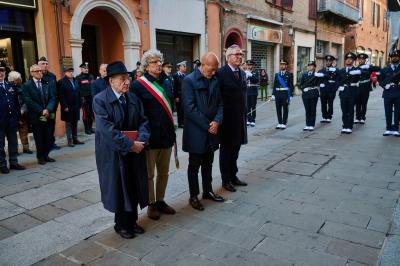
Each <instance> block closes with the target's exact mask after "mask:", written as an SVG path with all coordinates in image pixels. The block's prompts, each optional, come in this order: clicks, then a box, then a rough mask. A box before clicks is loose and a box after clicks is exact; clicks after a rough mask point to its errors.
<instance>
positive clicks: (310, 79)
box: [300, 61, 324, 131]
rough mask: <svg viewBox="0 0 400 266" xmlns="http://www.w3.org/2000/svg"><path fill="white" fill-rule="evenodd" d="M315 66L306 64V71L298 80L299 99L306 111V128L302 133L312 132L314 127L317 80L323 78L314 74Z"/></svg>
mask: <svg viewBox="0 0 400 266" xmlns="http://www.w3.org/2000/svg"><path fill="white" fill-rule="evenodd" d="M316 66H317V65H316V64H315V61H310V62H308V64H307V71H306V72H305V73H304V74H303V76H302V77H301V79H300V89H301V91H302V95H301V98H302V99H303V103H304V108H305V109H306V126H305V127H304V128H303V131H313V130H314V127H315V119H316V116H317V103H318V97H319V90H318V89H319V86H318V84H319V78H321V77H323V76H324V74H322V73H316V72H315V68H316Z"/></svg>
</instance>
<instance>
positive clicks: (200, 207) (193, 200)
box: [189, 197, 204, 211]
mask: <svg viewBox="0 0 400 266" xmlns="http://www.w3.org/2000/svg"><path fill="white" fill-rule="evenodd" d="M189 204H190V205H191V206H192V207H193V209H196V210H199V211H204V207H203V205H202V204H201V203H200V201H199V199H198V198H197V197H191V198H190V199H189Z"/></svg>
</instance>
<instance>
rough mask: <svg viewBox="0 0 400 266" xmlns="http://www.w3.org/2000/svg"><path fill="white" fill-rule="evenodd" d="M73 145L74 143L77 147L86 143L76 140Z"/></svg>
mask: <svg viewBox="0 0 400 266" xmlns="http://www.w3.org/2000/svg"><path fill="white" fill-rule="evenodd" d="M73 143H74V144H75V145H82V144H85V142H83V141H80V140H78V139H74V141H73Z"/></svg>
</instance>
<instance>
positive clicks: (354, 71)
mask: <svg viewBox="0 0 400 266" xmlns="http://www.w3.org/2000/svg"><path fill="white" fill-rule="evenodd" d="M349 74H350V75H352V76H354V75H361V70H359V69H357V70H351V71H350V72H349Z"/></svg>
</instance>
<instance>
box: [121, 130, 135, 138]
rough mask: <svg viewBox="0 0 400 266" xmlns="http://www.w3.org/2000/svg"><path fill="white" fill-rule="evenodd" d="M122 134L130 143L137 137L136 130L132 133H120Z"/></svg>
mask: <svg viewBox="0 0 400 266" xmlns="http://www.w3.org/2000/svg"><path fill="white" fill-rule="evenodd" d="M121 132H122V134H124V135H125V136H127V137H128V139H130V140H131V141H135V140H136V138H137V135H138V132H137V131H136V130H134V131H121Z"/></svg>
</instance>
